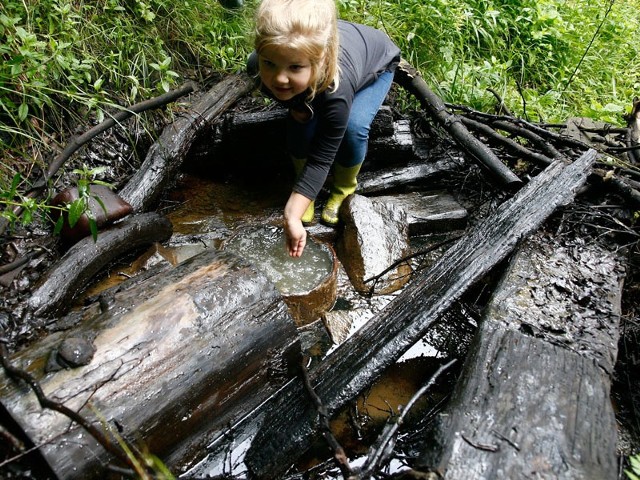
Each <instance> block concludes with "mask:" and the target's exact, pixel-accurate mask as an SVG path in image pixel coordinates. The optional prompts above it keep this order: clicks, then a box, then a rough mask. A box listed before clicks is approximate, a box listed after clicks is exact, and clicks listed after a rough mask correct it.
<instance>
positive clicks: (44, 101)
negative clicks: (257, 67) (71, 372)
mask: <svg viewBox="0 0 640 480" xmlns="http://www.w3.org/2000/svg"><path fill="white" fill-rule="evenodd" d="M257 1H258V0H247V2H246V5H245V7H244V8H243V9H240V10H233V11H231V10H226V9H224V8H223V7H222V6H221V5H220V3H219V2H218V1H217V0H186V1H185V0H182V1H176V0H96V1H93V2H87V1H83V0H75V1H71V0H4V1H3V2H2V3H0V155H1V164H0V189H6V188H7V186H8V185H10V184H11V179H12V178H13V177H14V175H15V174H16V173H21V174H22V176H23V178H28V177H29V172H30V171H31V169H32V168H33V166H41V167H42V166H44V164H46V163H47V161H48V160H50V159H51V158H52V156H53V155H54V154H55V152H56V149H58V148H60V147H61V146H62V145H63V144H64V143H65V141H66V140H67V139H68V138H69V135H70V132H71V131H72V129H73V128H75V126H76V125H77V124H78V122H80V124H82V122H88V121H93V122H95V121H100V120H101V119H102V118H104V116H105V115H106V114H109V113H111V112H114V111H115V110H117V109H118V108H123V107H126V106H127V105H130V104H132V103H135V102H137V101H140V100H142V99H146V98H149V97H151V96H154V95H156V94H158V93H161V92H163V91H166V90H168V89H170V88H172V87H173V86H175V85H176V84H180V83H182V82H183V81H185V80H186V79H195V80H197V81H203V80H204V79H205V78H206V77H207V76H208V75H210V74H211V73H231V72H235V71H237V70H239V69H241V68H243V66H244V62H245V59H246V56H247V54H248V53H249V51H250V49H251V45H250V29H251V17H252V14H253V10H254V8H255V6H256V4H257ZM337 2H338V6H339V10H340V13H341V16H342V17H343V18H345V19H349V20H354V21H358V22H362V23H366V24H369V25H373V26H377V27H379V28H382V29H384V30H386V31H387V32H388V33H389V35H390V36H391V37H392V38H393V39H394V40H395V41H396V42H397V43H398V44H399V46H400V47H401V49H402V51H403V55H404V56H405V57H406V58H407V59H408V60H409V61H410V62H411V63H412V64H413V65H414V66H416V67H417V68H418V69H419V70H420V71H421V72H422V74H423V76H424V77H425V78H426V80H427V82H428V83H429V84H430V85H431V87H432V88H433V89H434V90H436V91H437V92H438V93H439V94H440V95H441V96H442V97H443V98H444V99H445V100H446V101H448V102H452V103H462V104H467V105H469V106H471V107H474V108H477V109H480V110H490V109H492V108H493V106H494V105H495V98H494V97H493V95H492V94H491V93H489V92H488V90H487V89H488V88H491V89H493V90H494V91H496V92H497V93H498V94H499V95H500V96H501V97H502V98H503V99H504V100H505V101H506V102H507V104H508V105H509V107H510V108H511V110H512V111H514V112H515V113H516V114H518V115H521V116H527V117H528V118H530V119H532V120H539V121H554V122H557V121H563V120H565V119H566V118H567V117H569V116H589V117H593V118H598V119H601V120H605V121H608V122H610V123H614V124H619V123H621V122H622V114H623V113H624V112H625V110H628V109H629V108H630V106H631V102H632V98H633V96H634V95H638V94H639V92H640V79H639V76H638V71H640V68H639V67H640V39H639V38H638V37H639V34H638V32H637V25H638V24H640V0H624V1H623V0H598V1H595V2H594V1H592V0H337Z"/></svg>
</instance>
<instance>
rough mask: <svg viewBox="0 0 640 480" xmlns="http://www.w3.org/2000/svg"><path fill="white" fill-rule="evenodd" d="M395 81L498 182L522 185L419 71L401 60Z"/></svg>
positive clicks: (511, 186)
mask: <svg viewBox="0 0 640 480" xmlns="http://www.w3.org/2000/svg"><path fill="white" fill-rule="evenodd" d="M395 81H396V82H397V83H398V84H399V85H401V86H402V87H404V88H405V89H406V90H407V91H408V92H410V93H412V94H413V95H415V96H416V98H417V99H418V100H419V101H420V103H421V105H422V106H423V108H424V109H425V110H427V111H428V112H429V114H430V115H431V116H432V117H433V118H434V119H435V120H436V121H437V122H438V123H439V124H440V125H442V126H443V127H444V128H445V129H446V130H447V131H448V132H449V133H450V134H451V136H452V137H453V138H454V139H455V140H456V141H457V142H458V144H459V145H460V146H461V147H462V148H463V149H464V150H465V151H466V152H467V153H469V154H470V155H471V156H472V157H473V158H475V159H476V160H477V161H478V162H479V163H480V164H481V165H482V166H484V167H485V168H486V169H487V170H488V171H489V172H491V174H492V175H493V177H494V178H495V179H497V180H498V181H499V182H500V183H501V184H502V185H505V186H507V187H509V188H514V187H517V186H519V185H521V184H522V181H521V180H520V179H519V178H518V176H517V175H516V174H515V173H513V172H512V171H511V170H509V168H508V167H507V166H506V165H505V164H504V163H502V162H501V161H500V159H499V158H498V157H497V156H496V155H495V154H494V153H493V152H492V151H491V149H490V148H489V147H487V146H486V145H485V144H484V143H482V142H481V141H480V140H478V139H477V138H475V137H474V136H473V135H471V134H470V133H469V131H468V130H467V128H466V127H465V126H464V124H463V122H462V121H461V119H460V118H459V117H457V116H456V115H453V114H451V113H449V112H448V111H447V108H446V106H445V104H444V102H443V101H442V100H441V99H440V97H438V96H437V95H436V94H435V93H433V92H432V91H431V89H429V87H428V86H427V83H426V82H425V81H424V79H423V78H422V77H421V76H420V73H419V72H418V71H417V70H416V69H415V68H414V67H412V66H411V65H409V64H408V63H407V62H406V61H404V60H403V61H401V62H400V65H398V68H397V69H396V75H395Z"/></svg>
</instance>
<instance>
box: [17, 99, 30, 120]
mask: <svg viewBox="0 0 640 480" xmlns="http://www.w3.org/2000/svg"><path fill="white" fill-rule="evenodd" d="M27 115H29V105H27V104H26V103H21V104H20V106H19V107H18V118H19V119H20V121H21V122H24V121H25V120H26V119H27Z"/></svg>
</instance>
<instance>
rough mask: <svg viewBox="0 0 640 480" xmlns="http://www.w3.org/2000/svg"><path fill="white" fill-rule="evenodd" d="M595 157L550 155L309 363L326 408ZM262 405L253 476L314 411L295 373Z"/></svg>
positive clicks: (309, 424)
mask: <svg viewBox="0 0 640 480" xmlns="http://www.w3.org/2000/svg"><path fill="white" fill-rule="evenodd" d="M595 157H596V152H595V151H594V150H590V151H588V152H587V153H585V154H584V155H582V156H581V157H580V158H579V159H577V160H576V161H574V162H573V163H571V164H567V163H566V162H563V161H555V162H554V163H552V164H551V165H550V166H549V167H547V168H546V169H545V170H544V171H543V172H542V173H540V174H539V175H538V176H536V177H535V178H533V179H532V180H531V182H529V183H528V184H527V185H526V186H525V187H523V188H522V189H521V190H520V191H519V192H518V193H517V194H516V195H515V196H514V197H513V198H512V199H510V200H508V201H506V202H504V203H503V204H502V205H501V206H500V207H499V208H498V209H497V210H496V211H495V212H494V213H493V214H492V215H490V216H489V217H488V218H486V219H485V220H484V221H482V222H481V223H479V224H478V225H476V227H474V228H473V229H472V230H471V231H470V232H469V233H468V235H466V236H465V237H463V238H462V239H461V240H460V241H459V242H457V243H456V244H455V245H454V246H452V247H451V248H450V249H449V250H448V251H447V252H445V253H444V254H443V255H442V257H441V259H440V260H439V261H438V262H436V264H435V265H434V266H433V267H432V268H431V269H430V270H428V271H421V272H418V273H417V274H416V277H415V278H414V279H413V280H412V282H411V283H410V284H409V285H408V286H407V287H406V288H405V289H404V290H403V291H402V292H401V293H400V294H399V295H398V296H397V297H395V298H394V300H392V301H391V302H390V303H389V304H388V305H387V307H385V309H384V310H383V311H382V312H381V313H380V315H379V316H376V317H374V318H373V319H371V320H370V321H369V322H368V323H367V324H366V325H365V326H363V327H362V328H361V329H360V330H359V331H358V332H356V333H355V334H354V335H353V336H351V337H350V338H349V339H347V340H346V341H345V342H344V343H343V344H341V345H340V346H338V347H337V348H336V350H334V351H333V352H332V353H331V354H329V355H328V356H327V357H326V358H325V359H323V361H322V362H320V363H319V364H318V365H317V366H316V367H315V368H313V369H312V370H311V371H310V374H309V378H310V383H311V385H312V387H313V389H314V391H315V392H316V393H317V394H318V396H319V397H320V399H321V400H322V404H323V405H325V407H326V408H327V410H328V412H329V413H330V414H333V413H335V412H336V411H337V410H338V409H339V408H340V407H341V406H343V405H344V404H345V403H346V402H347V401H349V400H351V399H352V398H354V397H355V396H356V395H357V394H358V393H359V392H361V391H362V389H364V388H365V387H366V386H368V385H370V384H371V383H372V382H373V381H374V380H375V379H376V378H377V377H378V376H379V375H380V374H381V373H382V371H383V370H384V369H385V368H386V367H388V366H389V365H391V364H392V363H394V362H395V361H396V360H397V359H398V358H400V356H401V355H402V354H403V353H404V352H405V351H406V350H408V349H409V348H410V347H411V346H412V345H413V344H414V343H415V342H417V341H418V340H419V339H420V338H422V337H423V336H424V335H425V334H426V332H427V331H428V330H429V329H430V327H431V326H432V325H433V324H434V323H435V322H436V321H437V320H438V319H439V318H440V317H441V316H442V315H443V314H444V313H446V311H447V310H448V309H449V307H450V306H451V305H452V304H453V303H454V302H455V301H456V300H458V299H459V298H460V297H461V296H462V295H463V294H464V292H465V291H466V290H467V289H468V288H469V287H470V286H471V285H473V284H474V283H476V282H477V281H478V280H480V279H481V278H482V277H483V276H484V275H486V274H487V273H488V272H489V271H490V270H491V269H492V268H493V267H494V266H495V265H497V264H498V263H499V262H501V261H502V260H504V259H505V258H506V256H507V255H508V254H509V253H510V252H511V251H513V249H514V248H515V247H516V245H517V244H518V243H519V242H520V241H521V240H522V239H523V238H525V237H527V236H528V235H529V234H531V233H532V232H534V231H535V230H537V229H538V228H539V226H540V225H541V224H542V222H544V220H545V219H547V218H548V216H549V215H550V214H551V213H553V211H554V210H555V209H556V208H557V207H559V206H562V205H566V204H568V203H570V202H571V201H572V200H573V198H574V195H575V191H576V190H577V189H578V188H579V187H580V186H581V185H582V184H584V182H585V180H586V177H587V175H588V172H589V170H590V169H591V166H592V164H593V162H594V160H595ZM408 299H410V300H411V301H408ZM418 299H419V301H417V300H418ZM265 408H266V411H267V414H266V415H265V416H266V418H268V421H266V422H265V423H264V424H263V425H262V427H261V428H260V430H259V431H258V433H257V435H256V436H255V438H254V439H253V441H252V443H251V447H250V449H249V450H248V452H247V455H246V458H245V463H246V464H247V466H248V468H249V469H250V471H251V472H252V474H253V475H255V476H257V477H258V478H275V477H277V476H278V475H280V474H281V473H282V471H283V469H285V468H287V466H288V465H289V464H290V463H291V462H292V461H293V460H294V459H295V458H297V456H298V455H300V454H302V453H303V452H304V451H306V449H307V448H308V447H309V445H310V442H311V440H312V437H313V436H314V434H315V433H316V420H317V412H315V411H314V410H313V408H312V406H311V405H310V403H309V400H308V397H307V395H306V393H305V390H304V386H303V385H302V384H301V382H300V381H296V382H292V383H291V384H289V385H288V386H287V388H285V389H283V390H282V391H281V392H280V394H279V395H278V396H277V397H275V398H274V399H273V400H272V401H270V402H269V404H268V405H267V406H266V407H265Z"/></svg>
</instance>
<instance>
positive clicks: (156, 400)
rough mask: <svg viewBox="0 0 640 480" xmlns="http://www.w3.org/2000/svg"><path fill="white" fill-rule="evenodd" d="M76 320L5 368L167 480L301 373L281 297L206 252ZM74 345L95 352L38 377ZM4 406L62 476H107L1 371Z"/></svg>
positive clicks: (56, 419) (90, 452) (99, 454)
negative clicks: (162, 466)
mask: <svg viewBox="0 0 640 480" xmlns="http://www.w3.org/2000/svg"><path fill="white" fill-rule="evenodd" d="M82 317H83V318H82V320H81V322H79V323H78V324H77V326H76V327H75V328H74V329H72V330H67V331H62V332H56V333H53V334H51V335H49V336H47V337H45V338H43V339H42V340H40V341H38V342H36V343H34V344H32V345H30V346H29V347H28V348H27V349H25V350H23V351H21V352H19V353H17V354H16V355H15V356H14V357H13V358H12V359H11V363H12V365H14V366H16V367H20V368H22V369H24V370H26V371H28V372H29V373H30V374H31V375H32V376H33V377H35V378H36V379H37V380H38V381H39V383H40V385H41V387H42V390H43V391H44V393H45V394H46V396H47V397H49V398H51V399H53V400H55V401H57V402H60V403H63V404H64V405H65V406H67V407H68V408H70V409H72V410H75V411H77V412H79V413H80V414H81V415H82V416H84V417H85V418H86V419H87V420H88V421H90V422H91V423H92V424H93V425H95V426H96V427H97V428H99V429H101V430H104V431H105V433H106V434H107V436H112V433H110V431H109V428H111V429H112V430H111V432H117V434H118V435H120V436H121V437H122V438H124V439H125V440H126V441H128V442H131V443H132V444H134V445H144V446H145V447H147V448H148V449H149V451H150V452H152V453H153V454H155V455H158V456H160V457H161V458H162V460H163V461H164V462H165V463H166V464H167V465H168V466H169V468H171V469H172V470H173V471H174V472H180V471H182V469H183V467H185V466H187V465H188V464H189V463H190V462H191V461H193V460H195V459H197V456H198V455H199V454H201V452H202V451H203V450H204V449H205V448H206V446H207V445H208V444H209V443H210V442H211V441H212V440H214V439H215V438H216V437H217V436H218V435H221V434H222V433H221V432H222V431H223V430H224V429H225V428H226V426H227V425H228V424H229V423H233V422H237V421H238V420H239V419H240V418H242V417H243V416H244V415H246V414H247V413H248V412H250V411H252V410H253V409H255V408H256V407H257V406H258V405H259V404H260V403H262V402H263V401H264V400H265V399H266V398H267V397H268V396H269V395H271V394H273V392H275V391H276V390H277V389H278V388H279V387H280V386H281V385H282V384H283V383H284V382H286V381H287V380H288V378H289V377H291V376H292V375H293V374H294V372H295V371H296V370H297V368H298V366H299V359H298V356H299V353H300V349H299V341H298V333H297V330H296V328H295V324H294V322H293V319H292V318H291V316H290V315H289V312H288V308H287V306H286V304H285V303H284V301H283V299H282V296H281V295H280V294H279V293H278V291H277V290H276V289H275V287H274V285H273V284H272V282H271V281H269V280H268V278H267V277H266V276H265V275H264V274H263V273H262V272H260V271H259V270H257V269H256V268H255V267H253V266H251V265H250V264H248V263H247V262H245V261H242V260H240V259H239V258H238V257H237V256H234V255H231V254H229V253H225V252H219V251H216V250H209V251H206V252H204V253H202V254H200V255H197V256H195V257H192V258H191V259H189V260H186V261H184V262H182V263H181V264H179V265H178V266H176V267H175V268H173V269H169V270H166V271H164V272H163V273H162V275H155V276H152V277H149V278H147V279H146V280H144V281H142V282H137V283H135V284H134V285H133V286H132V287H130V288H121V289H120V290H119V291H118V292H117V293H115V294H114V297H113V300H112V303H111V306H110V308H108V309H107V310H106V311H103V312H100V309H99V308H96V306H94V305H91V306H89V307H87V308H86V309H84V310H83V314H82ZM62 320H63V321H64V319H62ZM70 337H74V338H84V339H88V340H89V341H92V342H93V345H94V346H95V353H94V356H93V359H92V360H91V362H90V363H89V364H88V365H86V366H83V367H80V368H76V369H69V370H60V371H57V372H54V373H49V374H45V373H44V366H45V363H46V361H47V358H48V357H49V355H50V352H51V351H52V349H54V348H57V347H58V346H59V344H60V342H61V341H62V340H63V339H67V338H70ZM0 398H1V399H2V400H1V401H2V405H3V407H4V408H5V409H6V410H7V411H8V412H9V413H10V415H11V416H12V418H13V419H14V420H15V421H16V422H17V423H18V425H19V426H20V427H21V428H22V430H23V432H25V433H26V434H27V436H28V438H29V439H30V440H31V441H32V442H33V443H34V444H36V445H40V452H41V453H42V455H43V456H44V458H45V459H46V461H47V462H48V464H49V465H50V467H51V469H52V470H53V471H54V472H55V474H56V475H57V477H58V478H60V479H82V480H85V479H93V478H96V479H103V478H107V475H106V473H105V467H106V465H107V464H108V462H110V461H112V460H113V458H112V456H111V455H109V454H108V453H107V452H106V451H105V450H104V449H103V448H102V447H101V446H100V445H98V444H97V442H96V441H95V440H94V439H93V437H91V436H89V435H88V434H87V433H86V432H84V431H83V430H82V429H80V428H79V427H78V426H77V425H71V428H69V426H70V422H69V420H68V419H67V418H66V417H65V416H63V415H61V414H60V413H57V412H54V411H51V410H43V409H42V408H40V406H39V404H38V402H37V401H36V398H35V395H34V394H33V393H32V392H31V391H30V390H28V389H25V388H23V387H21V386H18V385H16V384H14V383H13V382H11V381H9V380H8V379H7V378H6V377H5V376H4V374H2V373H0ZM101 419H102V420H101ZM103 421H104V422H105V423H103ZM107 426H108V428H107ZM113 441H114V443H116V442H115V439H113Z"/></svg>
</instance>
